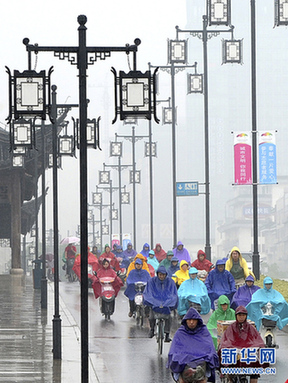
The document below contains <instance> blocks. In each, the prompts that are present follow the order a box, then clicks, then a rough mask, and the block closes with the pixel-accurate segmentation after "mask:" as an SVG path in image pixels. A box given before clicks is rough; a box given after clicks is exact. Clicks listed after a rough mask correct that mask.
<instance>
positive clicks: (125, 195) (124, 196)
mask: <svg viewBox="0 0 288 383" xmlns="http://www.w3.org/2000/svg"><path fill="white" fill-rule="evenodd" d="M121 203H122V205H129V204H130V193H129V192H122V193H121Z"/></svg>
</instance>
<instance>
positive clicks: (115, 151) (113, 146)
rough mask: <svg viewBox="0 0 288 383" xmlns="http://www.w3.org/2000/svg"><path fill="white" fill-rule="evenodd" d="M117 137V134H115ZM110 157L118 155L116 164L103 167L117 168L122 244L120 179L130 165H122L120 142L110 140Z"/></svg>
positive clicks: (120, 222)
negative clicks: (122, 172) (123, 170)
mask: <svg viewBox="0 0 288 383" xmlns="http://www.w3.org/2000/svg"><path fill="white" fill-rule="evenodd" d="M115 136H116V138H117V134H115ZM110 157H118V165H106V164H104V168H106V167H107V168H111V169H116V170H118V188H119V232H120V233H119V234H120V244H121V246H122V245H123V243H122V239H123V229H122V223H123V220H122V180H121V178H122V177H121V171H122V169H127V168H129V167H131V166H132V165H122V163H121V157H122V142H119V141H114V142H110Z"/></svg>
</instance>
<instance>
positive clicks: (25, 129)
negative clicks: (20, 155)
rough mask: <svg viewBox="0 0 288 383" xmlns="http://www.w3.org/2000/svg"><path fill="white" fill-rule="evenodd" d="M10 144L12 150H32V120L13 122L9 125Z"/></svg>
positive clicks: (33, 135)
mask: <svg viewBox="0 0 288 383" xmlns="http://www.w3.org/2000/svg"><path fill="white" fill-rule="evenodd" d="M10 144H11V148H12V150H14V149H15V148H20V147H22V148H24V147H27V148H29V149H32V148H33V146H34V145H35V127H34V124H33V123H32V120H24V119H20V120H13V121H12V123H10Z"/></svg>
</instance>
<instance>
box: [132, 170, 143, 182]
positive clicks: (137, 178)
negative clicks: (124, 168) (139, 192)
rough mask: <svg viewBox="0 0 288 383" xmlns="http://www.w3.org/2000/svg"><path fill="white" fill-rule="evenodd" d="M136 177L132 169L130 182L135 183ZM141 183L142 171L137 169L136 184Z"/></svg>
mask: <svg viewBox="0 0 288 383" xmlns="http://www.w3.org/2000/svg"><path fill="white" fill-rule="evenodd" d="M133 182H134V177H133V170H130V184H133ZM140 183H141V171H140V170H135V184H140Z"/></svg>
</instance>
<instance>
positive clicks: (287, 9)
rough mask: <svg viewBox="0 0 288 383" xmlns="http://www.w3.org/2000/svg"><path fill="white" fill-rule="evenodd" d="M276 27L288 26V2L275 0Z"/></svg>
mask: <svg viewBox="0 0 288 383" xmlns="http://www.w3.org/2000/svg"><path fill="white" fill-rule="evenodd" d="M275 25H276V26H280V25H288V1H287V0H275Z"/></svg>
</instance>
